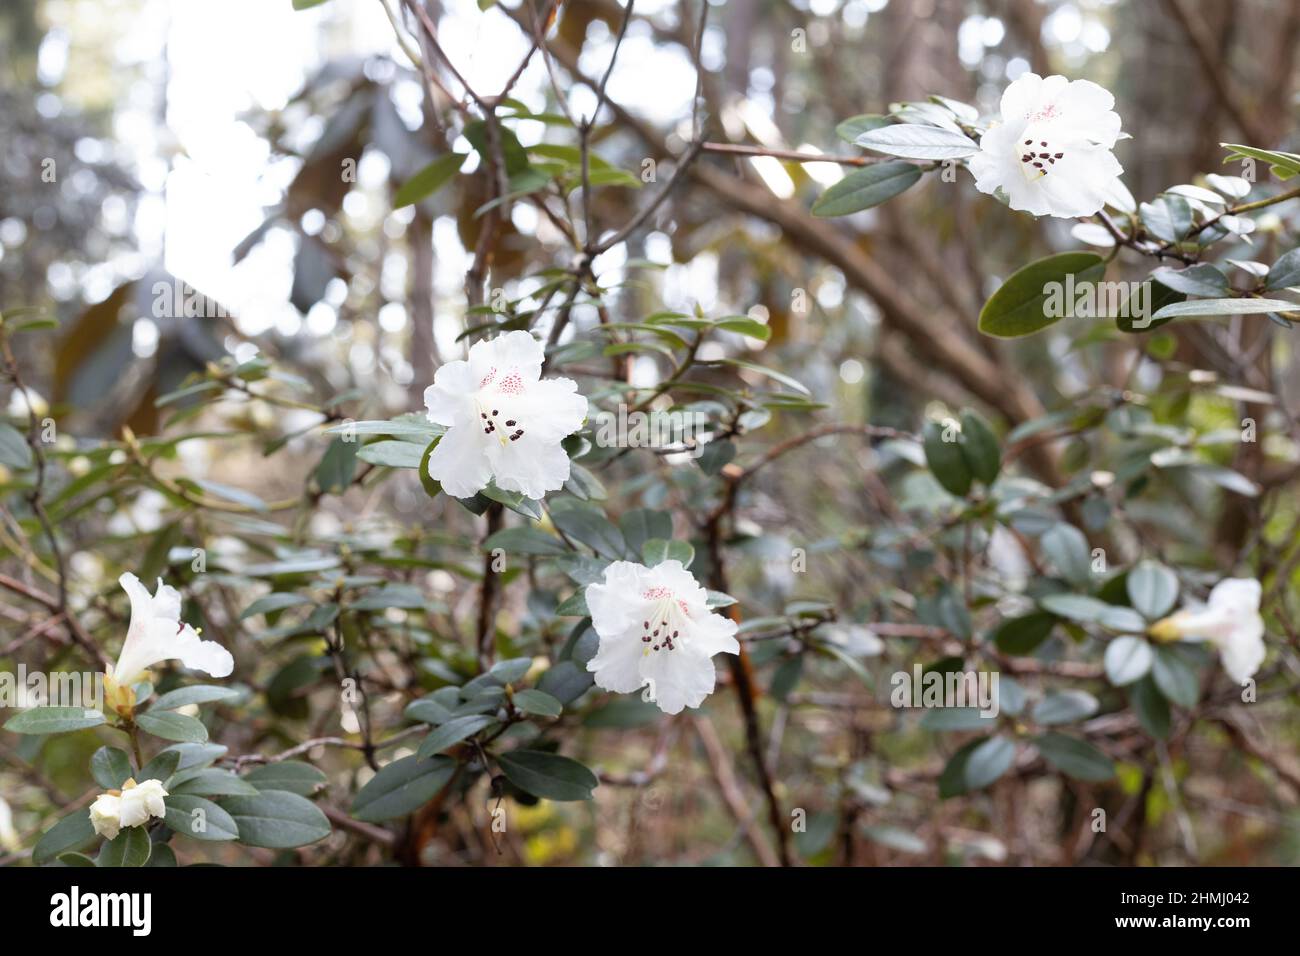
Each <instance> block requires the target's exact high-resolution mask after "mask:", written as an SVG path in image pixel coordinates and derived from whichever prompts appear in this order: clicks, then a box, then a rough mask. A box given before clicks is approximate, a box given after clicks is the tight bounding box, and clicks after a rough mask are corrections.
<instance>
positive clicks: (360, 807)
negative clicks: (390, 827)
mask: <svg viewBox="0 0 1300 956" xmlns="http://www.w3.org/2000/svg"><path fill="white" fill-rule="evenodd" d="M455 772H456V761H454V760H452V759H450V758H448V757H434V758H432V759H431V760H420V759H418V758H417V757H414V756H411V757H403V758H402V759H400V760H394V761H393V762H392V763H390V764H388V765H387V766H385V767H383V768H382V769H381V770H380V771H379V773H377V774H375V775H374V776H373V777H371V778H370V782H369V783H367V784H366V785H365V786H364V787H362V788H361V791H360V792H359V793H358V794H357V796H356V799H355V800H353V801H352V816H354V817H356V819H358V820H362V821H364V822H366V823H380V822H382V821H384V820H393V819H396V818H397V817H404V816H406V815H407V814H409V813H412V812H414V811H415V810H418V809H419V808H420V807H422V806H424V805H425V804H426V803H428V802H429V801H430V800H432V799H433V798H434V797H435V796H437V795H438V792H439V791H441V790H442V788H443V787H445V786H446V785H447V782H448V781H449V780H451V778H452V775H453V774H454V773H455Z"/></svg>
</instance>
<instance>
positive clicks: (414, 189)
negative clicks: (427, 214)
mask: <svg viewBox="0 0 1300 956" xmlns="http://www.w3.org/2000/svg"><path fill="white" fill-rule="evenodd" d="M467 155H468V154H466V153H448V154H447V155H446V156H439V157H438V158H437V159H435V160H434V161H433V162H431V163H430V164H429V165H428V166H425V167H424V169H422V170H420V171H419V172H418V173H416V174H415V175H414V176H412V177H411V178H410V179H408V180H407V181H406V182H405V183H403V184H402V188H401V189H399V190H397V194H396V195H395V196H393V208H394V209H400V208H401V207H402V206H409V205H411V204H412V203H417V202H419V201H420V200H422V199H427V198H428V197H430V196H432V195H433V194H434V193H435V192H437V191H438V190H439V189H440V188H442V187H443V186H444V185H446V183H448V182H449V181H450V180H451V178H452V177H453V176H455V175H456V174H457V173H458V172H460V168H461V167H462V166H463V165H465V158H466V156H467Z"/></svg>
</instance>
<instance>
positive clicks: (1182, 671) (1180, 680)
mask: <svg viewBox="0 0 1300 956" xmlns="http://www.w3.org/2000/svg"><path fill="white" fill-rule="evenodd" d="M1151 676H1152V678H1154V680H1155V683H1156V687H1157V688H1159V690H1160V693H1162V694H1164V695H1165V698H1166V699H1168V700H1171V701H1173V702H1174V703H1175V704H1177V705H1178V706H1179V707H1185V708H1187V709H1189V710H1190V709H1191V708H1193V707H1195V706H1196V702H1197V701H1198V700H1199V699H1200V696H1201V686H1200V681H1199V680H1198V679H1197V677H1196V668H1195V667H1193V666H1192V665H1191V664H1190V663H1188V661H1187V660H1186V658H1184V657H1183V656H1182V654H1181V653H1180V652H1179V650H1178V649H1177V648H1176V647H1166V646H1157V647H1156V648H1155V660H1154V661H1152V663H1151Z"/></svg>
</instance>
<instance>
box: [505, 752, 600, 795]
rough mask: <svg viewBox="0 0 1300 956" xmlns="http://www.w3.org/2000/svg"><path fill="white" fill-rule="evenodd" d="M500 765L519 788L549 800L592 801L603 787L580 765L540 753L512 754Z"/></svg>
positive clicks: (564, 758)
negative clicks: (594, 793) (593, 796)
mask: <svg viewBox="0 0 1300 956" xmlns="http://www.w3.org/2000/svg"><path fill="white" fill-rule="evenodd" d="M497 763H498V764H500V765H501V772H502V773H504V774H505V775H506V779H507V780H509V781H510V782H511V783H513V784H514V785H515V786H516V787H518V788H519V789H520V790H523V791H524V792H525V793H531V794H532V795H533V796H535V797H541V798H543V799H545V800H590V799H591V796H592V794H591V792H592V790H594V789H595V788H596V787H597V786H598V785H599V783H600V781H599V780H597V779H596V775H595V774H594V773H592V772H591V771H590V770H588V769H587V768H586V767H584V766H583V765H582V764H580V763H578V761H576V760H572V759H570V758H569V757H563V756H560V755H559V754H550V753H544V752H543V751H540V750H512V751H511V752H510V753H508V754H501V755H500V756H498V757H497Z"/></svg>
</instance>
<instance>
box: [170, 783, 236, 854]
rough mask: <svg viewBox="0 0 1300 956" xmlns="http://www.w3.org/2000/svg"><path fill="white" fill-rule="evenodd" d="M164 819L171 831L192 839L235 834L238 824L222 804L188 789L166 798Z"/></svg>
mask: <svg viewBox="0 0 1300 956" xmlns="http://www.w3.org/2000/svg"><path fill="white" fill-rule="evenodd" d="M166 804H167V814H166V817H165V819H166V821H167V826H169V827H170V828H171V829H172V830H174V831H175V832H177V833H179V834H182V835H183V836H187V837H190V838H192V839H195V840H205V841H211V842H221V841H225V840H235V839H238V838H239V835H240V834H239V826H238V825H237V824H236V823H235V821H234V818H233V817H231V815H230V814H229V813H227V812H226V811H225V809H224V808H222V807H220V806H218V805H217V804H215V803H213V802H212V801H211V800H209V799H207V798H206V797H200V796H198V795H196V794H192V793H177V794H170V795H168V796H167V798H166Z"/></svg>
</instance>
